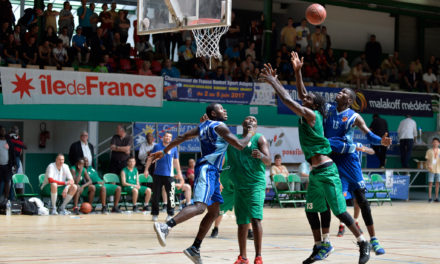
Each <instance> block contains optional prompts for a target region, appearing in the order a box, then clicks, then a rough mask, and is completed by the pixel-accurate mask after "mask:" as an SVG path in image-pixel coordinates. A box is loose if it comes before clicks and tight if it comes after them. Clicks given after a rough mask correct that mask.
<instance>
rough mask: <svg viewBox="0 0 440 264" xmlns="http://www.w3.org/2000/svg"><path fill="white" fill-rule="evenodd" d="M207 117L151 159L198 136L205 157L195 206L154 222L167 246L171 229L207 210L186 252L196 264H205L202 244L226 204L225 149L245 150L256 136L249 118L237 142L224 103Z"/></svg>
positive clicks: (197, 174)
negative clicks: (221, 178) (245, 131)
mask: <svg viewBox="0 0 440 264" xmlns="http://www.w3.org/2000/svg"><path fill="white" fill-rule="evenodd" d="M206 114H207V116H208V118H209V120H206V121H204V122H202V123H201V124H199V126H198V127H196V128H194V129H192V130H190V131H188V132H186V133H185V134H183V135H180V136H178V137H177V138H176V139H174V140H173V141H172V142H171V143H170V144H169V145H168V146H167V147H166V148H165V149H164V150H163V151H159V152H155V153H153V154H152V155H151V159H152V160H153V162H154V161H156V160H158V159H160V158H162V157H163V156H164V153H167V152H168V151H169V150H171V149H172V148H174V147H176V146H177V145H179V144H181V143H182V142H184V141H186V140H189V139H191V138H195V137H199V139H200V148H201V154H202V157H201V158H200V159H199V160H197V163H196V167H195V178H194V199H193V200H194V204H193V205H190V206H187V207H185V208H184V209H183V210H182V211H180V212H179V213H178V214H177V215H176V216H174V217H173V218H172V219H170V220H169V221H167V222H166V223H159V222H156V223H154V230H155V232H156V234H157V238H158V240H159V243H160V245H161V246H163V247H164V246H165V245H166V237H167V235H168V233H169V231H170V230H171V228H173V227H174V226H176V225H177V224H180V223H182V222H184V221H186V220H188V219H191V218H193V217H194V216H196V215H200V214H203V213H204V212H205V210H206V209H208V213H207V214H206V215H205V217H204V218H203V219H202V221H201V222H200V227H199V231H198V233H197V236H196V239H195V241H194V243H193V245H192V246H191V247H189V248H187V249H185V250H184V251H183V253H185V255H186V256H187V257H188V258H190V259H191V260H192V261H193V262H194V263H202V259H201V257H200V245H201V243H202V240H203V238H205V236H206V234H207V232H208V231H209V228H210V227H211V225H212V223H213V222H214V220H215V219H216V218H217V216H218V215H219V206H220V203H223V198H222V196H221V194H220V181H219V173H220V170H221V166H222V161H223V157H224V155H225V152H226V149H227V148H228V145H229V144H230V145H231V146H233V147H235V148H237V149H239V150H242V149H244V148H245V147H246V146H247V145H248V143H249V141H250V140H251V138H252V136H253V135H254V134H255V127H256V124H254V123H253V122H254V121H253V119H246V120H245V122H246V123H245V124H244V125H246V127H247V128H248V131H249V132H248V134H247V135H246V137H244V138H242V139H238V138H237V137H236V136H235V135H234V134H232V133H231V131H229V128H228V127H227V126H226V125H225V124H224V123H223V121H226V120H227V119H228V115H227V112H226V109H224V108H223V107H222V105H221V104H217V103H213V104H210V105H209V106H208V107H207V108H206Z"/></svg>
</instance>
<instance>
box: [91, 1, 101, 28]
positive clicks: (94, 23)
mask: <svg viewBox="0 0 440 264" xmlns="http://www.w3.org/2000/svg"><path fill="white" fill-rule="evenodd" d="M89 8H90V11H91V12H92V15H91V16H90V26H91V27H92V33H93V34H95V33H96V29H97V28H98V22H99V16H98V14H97V13H95V3H90V4H89Z"/></svg>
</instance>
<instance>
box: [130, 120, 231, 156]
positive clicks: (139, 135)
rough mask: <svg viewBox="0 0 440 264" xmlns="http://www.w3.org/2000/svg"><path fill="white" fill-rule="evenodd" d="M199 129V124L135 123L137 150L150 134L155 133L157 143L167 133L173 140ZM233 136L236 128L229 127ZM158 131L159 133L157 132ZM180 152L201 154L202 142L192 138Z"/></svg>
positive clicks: (182, 145) (180, 147)
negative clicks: (196, 128)
mask: <svg viewBox="0 0 440 264" xmlns="http://www.w3.org/2000/svg"><path fill="white" fill-rule="evenodd" d="M195 127H197V124H180V127H179V124H177V123H142V122H137V123H134V134H135V135H136V137H135V145H136V146H137V147H136V150H139V146H140V145H141V144H142V143H143V142H144V141H145V136H146V135H147V134H148V133H149V132H150V133H153V135H154V138H155V142H156V143H157V142H159V141H162V138H163V135H164V134H165V133H167V132H169V133H171V134H172V135H173V139H174V138H176V137H177V135H178V134H179V135H182V134H184V133H186V132H187V131H189V130H191V129H193V128H195ZM228 127H229V130H230V131H231V132H232V133H233V134H237V127H236V126H228ZM156 129H157V131H156ZM179 151H180V152H200V141H199V139H198V138H192V139H190V140H187V141H185V142H183V143H182V144H180V145H179Z"/></svg>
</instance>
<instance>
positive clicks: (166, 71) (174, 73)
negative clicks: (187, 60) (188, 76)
mask: <svg viewBox="0 0 440 264" xmlns="http://www.w3.org/2000/svg"><path fill="white" fill-rule="evenodd" d="M160 75H161V76H170V77H174V78H179V77H180V71H179V70H178V69H177V68H176V67H174V66H173V65H172V63H171V60H170V59H166V60H165V62H164V65H163V68H162V70H161V71H160Z"/></svg>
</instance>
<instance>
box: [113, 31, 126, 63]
mask: <svg viewBox="0 0 440 264" xmlns="http://www.w3.org/2000/svg"><path fill="white" fill-rule="evenodd" d="M113 56H117V57H119V58H122V59H128V58H130V44H128V43H125V42H123V41H122V39H121V35H120V34H119V32H115V33H114V34H113Z"/></svg>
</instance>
